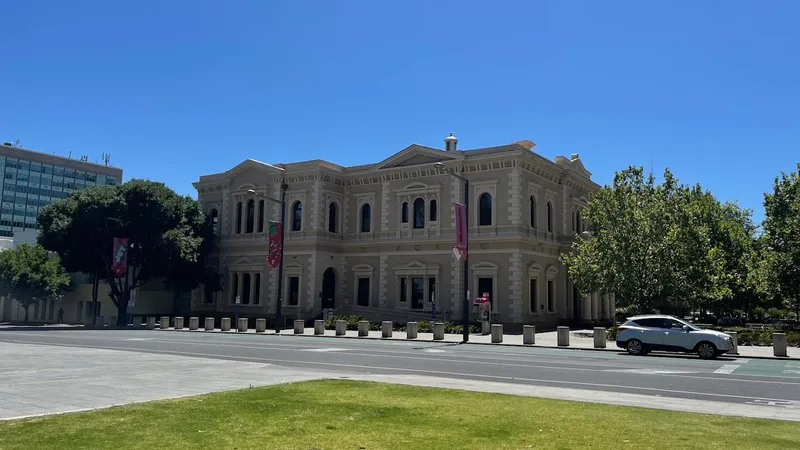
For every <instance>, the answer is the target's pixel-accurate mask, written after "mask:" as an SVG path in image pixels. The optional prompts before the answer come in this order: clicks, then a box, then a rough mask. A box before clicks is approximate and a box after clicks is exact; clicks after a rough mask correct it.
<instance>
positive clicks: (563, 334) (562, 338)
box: [556, 327, 569, 347]
mask: <svg viewBox="0 0 800 450" xmlns="http://www.w3.org/2000/svg"><path fill="white" fill-rule="evenodd" d="M556 330H557V331H556V333H557V337H558V339H557V340H558V346H559V347H569V327H557V328H556Z"/></svg>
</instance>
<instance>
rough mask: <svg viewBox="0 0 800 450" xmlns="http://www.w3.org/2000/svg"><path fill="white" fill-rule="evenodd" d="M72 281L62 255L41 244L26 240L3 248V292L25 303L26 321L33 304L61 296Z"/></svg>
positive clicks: (0, 254) (0, 264)
mask: <svg viewBox="0 0 800 450" xmlns="http://www.w3.org/2000/svg"><path fill="white" fill-rule="evenodd" d="M69 284H70V278H69V274H67V273H66V272H65V271H64V268H63V267H62V266H61V261H60V259H59V257H58V255H57V254H55V253H52V252H49V251H47V250H45V249H44V248H43V247H42V246H40V245H30V244H22V245H20V246H19V247H17V248H15V249H13V250H6V251H3V252H0V290H2V292H0V293H2V295H4V296H7V297H11V298H14V299H15V300H16V301H17V302H19V304H20V305H22V307H23V308H24V309H25V322H26V323H27V322H28V311H29V309H30V307H31V306H32V305H35V304H37V303H39V302H42V301H48V300H51V299H56V298H58V297H59V295H60V294H61V292H62V291H63V290H64V289H66V288H67V287H69Z"/></svg>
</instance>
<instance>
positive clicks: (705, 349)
mask: <svg viewBox="0 0 800 450" xmlns="http://www.w3.org/2000/svg"><path fill="white" fill-rule="evenodd" d="M696 350H697V356H699V357H700V358H701V359H714V358H716V357H717V347H716V346H715V345H714V344H712V343H711V342H701V343H699V344H697V348H696Z"/></svg>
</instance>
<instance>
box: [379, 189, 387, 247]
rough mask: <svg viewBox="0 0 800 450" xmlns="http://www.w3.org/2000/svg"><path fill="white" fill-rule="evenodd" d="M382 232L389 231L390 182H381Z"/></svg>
mask: <svg viewBox="0 0 800 450" xmlns="http://www.w3.org/2000/svg"><path fill="white" fill-rule="evenodd" d="M380 223H381V233H383V234H384V235H386V233H388V232H389V182H388V181H384V182H383V183H381V222H380Z"/></svg>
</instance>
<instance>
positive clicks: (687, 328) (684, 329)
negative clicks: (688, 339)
mask: <svg viewBox="0 0 800 450" xmlns="http://www.w3.org/2000/svg"><path fill="white" fill-rule="evenodd" d="M681 329H682V330H683V331H685V332H687V333H688V332H689V330H690V328H689V327H688V326H687V325H684V326H682V327H681Z"/></svg>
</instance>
